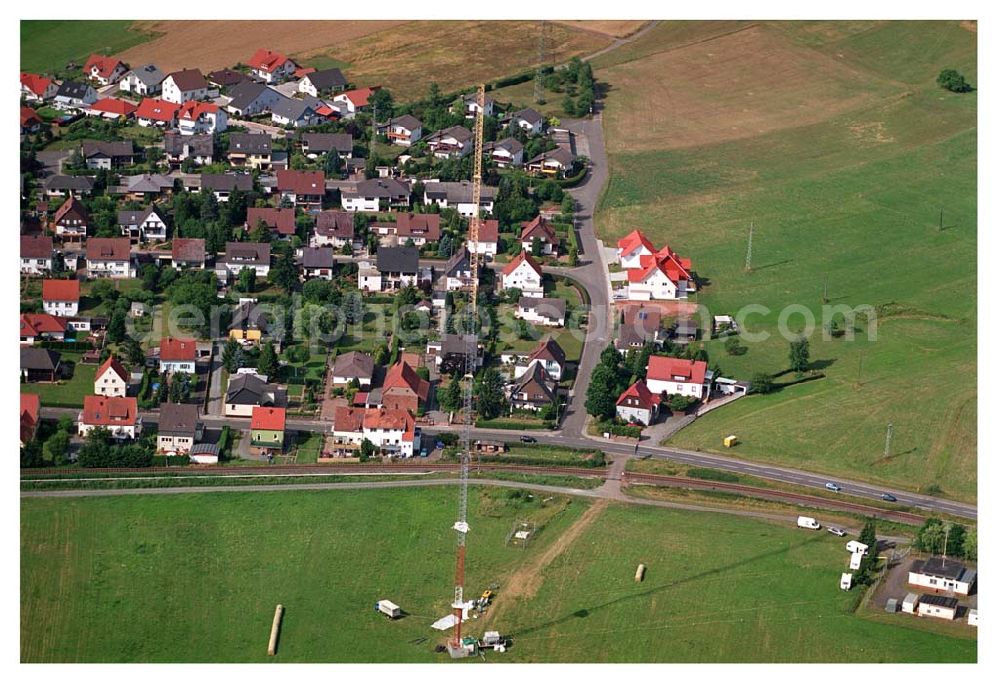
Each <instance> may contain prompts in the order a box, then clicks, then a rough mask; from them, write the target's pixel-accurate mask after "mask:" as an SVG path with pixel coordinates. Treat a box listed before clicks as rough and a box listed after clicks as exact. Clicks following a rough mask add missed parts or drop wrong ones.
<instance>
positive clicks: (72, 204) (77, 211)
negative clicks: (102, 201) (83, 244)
mask: <svg viewBox="0 0 1000 682" xmlns="http://www.w3.org/2000/svg"><path fill="white" fill-rule="evenodd" d="M52 222H53V223H55V225H56V236H57V237H59V238H60V239H62V240H63V241H74V240H77V239H80V240H83V239H86V238H87V223H89V222H90V214H89V213H87V207H86V206H84V205H83V202H82V201H80V200H79V199H77V198H76V197H74V196H70V197H68V198H67V199H66V201H64V202H63V203H62V206H60V207H59V208H58V209H56V214H55V215H54V216H52Z"/></svg>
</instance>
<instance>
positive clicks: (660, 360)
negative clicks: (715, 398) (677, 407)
mask: <svg viewBox="0 0 1000 682" xmlns="http://www.w3.org/2000/svg"><path fill="white" fill-rule="evenodd" d="M711 385H712V372H711V371H709V369H708V364H707V363H706V362H705V361H704V360H688V359H686V358H668V357H664V356H662V355H651V356H650V358H649V363H648V364H647V365H646V388H648V389H649V390H650V392H652V393H657V394H661V393H666V394H667V395H683V396H687V397H689V398H697V399H698V400H701V399H702V398H704V397H707V396H708V393H709V389H710V387H711Z"/></svg>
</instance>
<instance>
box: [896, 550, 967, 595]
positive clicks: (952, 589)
mask: <svg viewBox="0 0 1000 682" xmlns="http://www.w3.org/2000/svg"><path fill="white" fill-rule="evenodd" d="M907 582H908V583H909V584H910V585H913V586H914V587H919V588H921V589H923V590H928V591H933V592H935V593H942V592H943V593H946V594H961V595H969V594H972V592H973V588H974V587H975V584H976V571H974V570H972V569H970V568H967V567H966V566H965V564H963V563H962V562H961V561H956V560H954V559H948V558H946V557H931V558H929V559H917V560H916V561H914V562H913V563H912V564H910V570H909V576H908V578H907Z"/></svg>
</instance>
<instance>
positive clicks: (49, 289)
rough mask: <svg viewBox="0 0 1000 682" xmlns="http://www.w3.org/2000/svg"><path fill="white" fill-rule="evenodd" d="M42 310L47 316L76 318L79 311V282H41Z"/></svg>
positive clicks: (73, 280)
mask: <svg viewBox="0 0 1000 682" xmlns="http://www.w3.org/2000/svg"><path fill="white" fill-rule="evenodd" d="M42 310H44V311H45V312H47V313H48V314H49V315H56V316H59V317H76V314H77V312H79V310H80V280H78V279H45V280H42Z"/></svg>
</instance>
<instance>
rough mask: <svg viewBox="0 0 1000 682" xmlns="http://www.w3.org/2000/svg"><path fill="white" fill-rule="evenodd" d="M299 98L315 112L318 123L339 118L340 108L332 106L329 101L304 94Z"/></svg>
mask: <svg viewBox="0 0 1000 682" xmlns="http://www.w3.org/2000/svg"><path fill="white" fill-rule="evenodd" d="M301 99H302V101H303V102H305V103H306V104H307V105H309V107H310V108H311V109H312V110H313V111H314V112H315V114H316V118H317V122H318V123H325V122H327V121H336V120H339V119H340V110H339V109H336V108H334V106H333V105H332V104H331V103H330V102H327V101H326V100H322V99H319V98H318V97H313V96H312V95H305V94H304V95H302V97H301Z"/></svg>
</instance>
